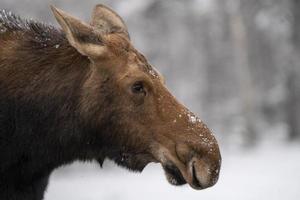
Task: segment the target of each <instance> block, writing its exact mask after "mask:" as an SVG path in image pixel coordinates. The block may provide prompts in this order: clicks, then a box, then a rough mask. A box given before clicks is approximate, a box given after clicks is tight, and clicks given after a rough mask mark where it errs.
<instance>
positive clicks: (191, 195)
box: [45, 144, 300, 200]
mask: <svg viewBox="0 0 300 200" xmlns="http://www.w3.org/2000/svg"><path fill="white" fill-rule="evenodd" d="M45 199H46V200H66V199H70V200H99V199H105V200H109V199H111V200H118V199H122V200H135V199H138V200H140V199H143V200H153V199H155V200H159V199H172V200H177V199H178V200H179V199H180V200H181V199H188V200H193V199H195V200H196V199H197V200H199V199H205V200H210V199H213V200H217V199H223V200H225V199H226V200H248V199H249V200H260V199H265V200H266V199H268V200H269V199H270V200H285V199H287V200H296V199H297V200H298V199H300V145H299V144H298V145H274V144H273V145H264V146H262V147H258V148H256V149H255V150H250V151H242V152H240V151H236V152H232V151H224V152H223V164H222V170H221V176H220V179H219V182H218V183H217V185H216V186H214V187H212V188H209V189H206V190H203V191H196V190H193V189H191V188H190V187H188V186H182V187H175V186H171V185H170V184H168V183H167V181H166V179H165V177H164V174H163V170H162V169H161V167H160V166H159V165H158V164H150V165H149V166H147V167H146V168H145V170H144V171H143V172H142V173H141V174H135V173H130V172H128V171H127V170H124V169H121V168H119V167H116V166H114V165H113V164H112V163H111V162H106V163H105V164H104V169H99V167H98V166H96V165H95V164H80V163H75V164H73V165H71V166H68V167H65V168H61V169H59V170H57V171H55V172H54V174H53V175H52V177H51V180H50V185H49V187H48V190H47V193H46V196H45Z"/></svg>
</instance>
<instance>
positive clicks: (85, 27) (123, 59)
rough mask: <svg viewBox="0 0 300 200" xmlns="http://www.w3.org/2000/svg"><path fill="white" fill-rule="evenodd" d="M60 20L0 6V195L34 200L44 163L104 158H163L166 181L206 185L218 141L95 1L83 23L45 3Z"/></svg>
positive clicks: (136, 162)
mask: <svg viewBox="0 0 300 200" xmlns="http://www.w3.org/2000/svg"><path fill="white" fill-rule="evenodd" d="M52 11H53V13H54V16H55V18H56V19H57V21H58V23H59V24H60V26H61V28H62V29H56V28H54V27H52V26H48V25H44V24H41V23H37V22H33V21H24V20H22V19H21V18H19V17H17V16H15V15H14V14H11V13H10V12H6V11H1V12H0V159H1V162H0V199H1V200H8V199H10V200H19V199H20V200H21V199H22V200H41V199H43V194H44V191H45V189H46V187H47V183H48V178H49V176H50V174H51V172H52V171H53V170H54V169H55V168H57V167H59V166H61V165H64V164H66V163H70V162H73V161H75V160H87V161H89V160H97V161H98V162H99V164H100V165H101V164H102V163H103V161H104V159H105V158H108V159H111V160H113V161H115V163H117V164H118V165H120V166H124V167H126V168H128V169H130V170H135V171H142V170H143V168H144V167H145V166H146V165H147V164H148V163H149V162H159V163H161V165H162V166H163V169H164V171H165V174H166V177H167V179H168V181H169V182H170V183H171V184H173V185H182V184H185V183H188V184H189V185H190V186H191V187H193V188H195V189H204V188H207V187H210V186H212V185H214V184H215V183H216V181H217V179H218V175H219V169H220V165H221V156H220V152H219V148H218V145H217V142H216V140H215V138H214V136H213V135H212V133H211V132H210V130H209V129H208V128H207V127H206V125H205V124H204V123H203V122H202V121H201V120H199V119H198V118H197V117H196V116H195V115H194V114H193V113H192V112H190V111H189V110H188V109H187V108H185V107H184V106H183V105H182V104H180V103H179V102H178V101H177V100H176V99H175V98H174V96H172V95H171V94H170V92H169V91H168V90H167V88H166V87H165V85H164V81H163V77H162V76H161V75H160V74H159V72H158V71H156V70H155V69H154V68H153V67H152V66H150V65H149V64H148V62H147V60H146V58H145V57H144V56H143V55H142V54H141V53H139V52H138V51H137V50H136V49H135V48H134V47H133V46H132V44H131V42H130V38H129V34H128V31H127V27H126V25H125V24H124V22H123V20H122V19H121V17H120V16H119V15H118V14H116V13H115V12H114V11H112V10H111V9H110V8H108V7H106V6H103V5H97V6H96V7H95V8H94V11H93V14H92V20H91V22H90V23H89V24H88V23H85V22H83V21H81V20H79V19H76V18H75V17H72V16H71V15H69V14H67V13H65V12H64V11H62V10H59V9H57V8H55V7H52Z"/></svg>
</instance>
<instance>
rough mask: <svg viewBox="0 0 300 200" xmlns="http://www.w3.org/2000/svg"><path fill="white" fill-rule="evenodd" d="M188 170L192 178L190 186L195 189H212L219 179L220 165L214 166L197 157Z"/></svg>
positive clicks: (189, 164) (190, 163)
mask: <svg viewBox="0 0 300 200" xmlns="http://www.w3.org/2000/svg"><path fill="white" fill-rule="evenodd" d="M187 170H188V173H189V174H190V177H191V181H190V182H189V184H190V185H191V187H193V188H195V189H205V188H208V187H211V186H213V185H214V184H215V183H216V182H217V180H218V177H219V165H212V164H210V163H209V162H207V161H205V160H204V159H198V158H196V157H194V158H193V159H192V160H191V161H190V162H189V163H188V166H187Z"/></svg>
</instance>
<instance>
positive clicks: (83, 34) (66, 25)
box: [51, 6, 106, 58]
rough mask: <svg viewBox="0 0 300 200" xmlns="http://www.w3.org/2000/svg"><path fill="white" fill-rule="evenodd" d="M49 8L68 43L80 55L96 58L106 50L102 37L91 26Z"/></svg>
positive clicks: (53, 8) (52, 7)
mask: <svg viewBox="0 0 300 200" xmlns="http://www.w3.org/2000/svg"><path fill="white" fill-rule="evenodd" d="M51 10H52V12H53V14H54V16H55V18H56V20H57V22H58V23H59V24H60V26H61V27H62V29H63V32H64V33H65V34H66V38H67V39H68V41H69V43H70V44H71V45H72V46H73V47H74V48H75V49H77V51H78V52H79V53H81V54H82V55H85V56H88V57H91V58H96V57H99V56H101V55H103V54H104V53H105V52H106V47H105V46H104V44H103V37H102V36H101V34H100V33H99V32H98V31H97V30H95V29H94V28H93V27H92V26H90V25H88V24H86V23H84V22H83V21H81V20H79V19H76V18H75V17H72V16H71V15H69V14H68V13H66V12H64V11H62V10H60V9H58V8H56V7H54V6H51Z"/></svg>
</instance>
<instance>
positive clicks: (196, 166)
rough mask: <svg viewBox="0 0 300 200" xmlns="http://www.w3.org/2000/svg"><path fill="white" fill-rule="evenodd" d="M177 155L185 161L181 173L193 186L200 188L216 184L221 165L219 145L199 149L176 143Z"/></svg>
mask: <svg viewBox="0 0 300 200" xmlns="http://www.w3.org/2000/svg"><path fill="white" fill-rule="evenodd" d="M176 155H177V157H179V159H180V160H181V161H183V163H184V166H183V168H182V170H181V171H182V172H181V173H182V175H183V176H184V177H185V180H186V182H187V183H188V184H189V185H190V186H191V187H192V188H194V189H198V190H199V189H205V188H208V187H211V186H213V185H214V184H216V182H217V180H218V177H219V171H220V166H221V155H220V152H219V149H218V146H217V145H215V146H213V147H204V149H203V148H199V150H198V151H196V150H195V147H194V148H193V147H190V146H188V145H186V144H182V145H176ZM184 158H185V160H184Z"/></svg>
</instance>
